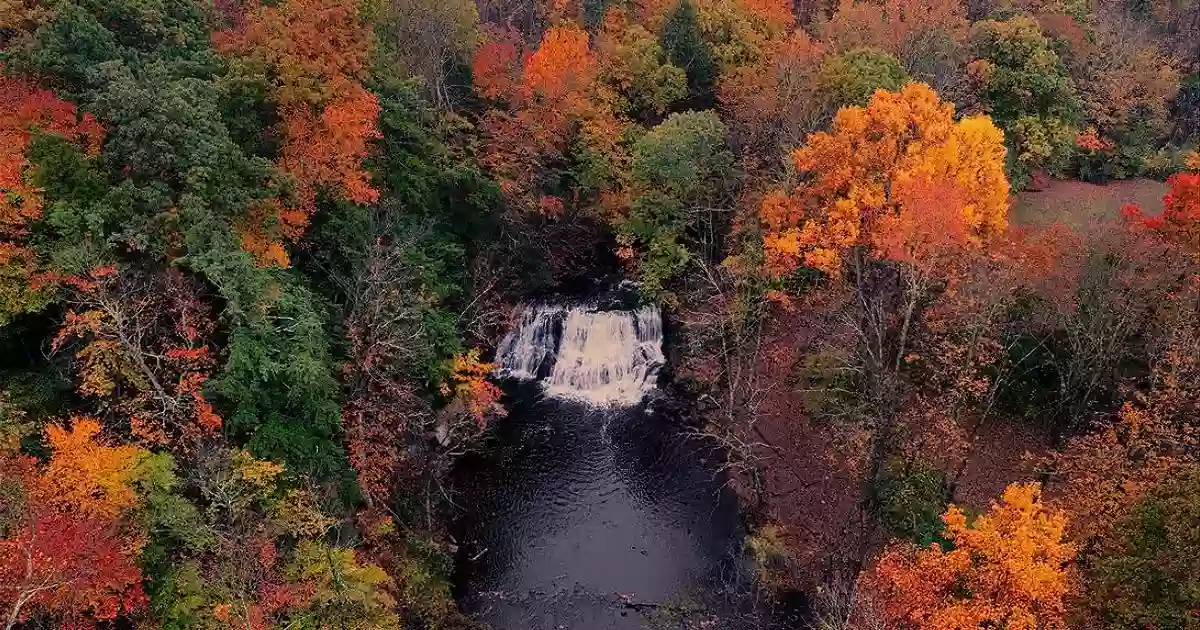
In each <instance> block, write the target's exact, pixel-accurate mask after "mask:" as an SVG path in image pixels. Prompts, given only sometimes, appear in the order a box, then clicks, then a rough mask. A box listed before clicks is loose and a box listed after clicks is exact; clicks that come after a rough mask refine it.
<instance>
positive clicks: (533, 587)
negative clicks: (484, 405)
mask: <svg viewBox="0 0 1200 630" xmlns="http://www.w3.org/2000/svg"><path fill="white" fill-rule="evenodd" d="M521 320H522V321H521V324H520V326H519V327H518V328H517V329H516V330H514V331H513V332H512V333H510V334H509V336H508V337H507V338H506V339H505V342H504V343H503V344H501V347H500V350H499V352H498V357H497V358H498V360H499V361H500V363H501V374H502V375H504V376H506V377H507V379H506V389H507V391H508V393H509V395H508V399H509V401H510V414H509V416H508V417H507V418H506V419H504V420H502V421H499V422H497V423H496V424H495V426H494V429H493V432H492V434H491V436H490V437H489V440H488V444H487V446H486V447H485V448H484V449H483V450H482V451H481V452H479V453H475V454H472V455H469V456H466V457H464V459H463V460H462V461H461V462H460V464H459V466H458V467H457V472H456V475H455V479H454V482H455V488H456V492H455V498H456V501H457V502H458V503H459V505H460V507H461V509H462V516H461V518H460V519H459V520H458V524H457V527H456V532H455V533H456V538H457V540H458V541H459V543H460V549H459V558H458V579H457V583H458V586H459V590H460V602H461V603H462V605H463V606H464V608H465V609H466V610H468V611H469V612H471V613H473V614H474V615H475V616H476V617H477V618H478V619H480V620H481V621H484V622H486V623H488V624H489V625H490V626H491V627H492V628H494V630H540V629H560V628H561V629H570V630H608V629H614V630H617V629H619V630H624V629H634V628H638V629H640V628H741V627H747V628H749V627H762V624H760V623H757V622H755V621H752V620H755V619H757V616H756V614H755V613H754V612H753V611H754V605H753V602H752V600H753V596H752V591H753V588H752V580H751V578H750V576H751V575H752V572H751V571H750V570H749V568H748V566H747V563H746V561H745V559H744V553H743V547H744V542H743V541H744V531H743V529H742V525H741V520H740V518H739V514H738V506H737V501H736V499H735V497H734V495H733V493H732V492H731V491H730V490H729V489H728V488H727V487H726V484H725V481H726V477H725V475H724V474H723V472H722V471H721V466H722V462H723V457H722V453H721V451H720V450H718V449H716V448H714V447H713V446H712V445H711V443H710V442H709V441H708V440H705V439H703V438H699V437H697V436H696V434H695V431H694V429H692V428H691V427H690V426H689V423H687V422H685V421H684V418H683V414H681V413H678V412H675V411H674V409H676V408H677V405H673V404H671V401H670V399H669V398H668V397H666V396H664V395H663V394H661V393H660V392H658V391H657V390H656V384H657V380H658V372H659V368H661V367H662V364H663V354H662V347H661V345H662V325H661V319H660V316H659V314H658V310H657V309H641V310H636V311H602V310H597V309H594V308H589V307H587V306H576V307H531V308H530V309H528V310H527V311H526V312H525V314H524V316H523V317H522V318H521Z"/></svg>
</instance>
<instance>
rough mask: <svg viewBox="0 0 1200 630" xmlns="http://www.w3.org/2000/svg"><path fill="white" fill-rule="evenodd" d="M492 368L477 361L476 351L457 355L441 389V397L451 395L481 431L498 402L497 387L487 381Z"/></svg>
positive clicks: (492, 366)
mask: <svg viewBox="0 0 1200 630" xmlns="http://www.w3.org/2000/svg"><path fill="white" fill-rule="evenodd" d="M495 368H496V365H495V364H494V363H485V362H483V361H481V360H480V359H479V350H477V349H472V350H469V351H467V352H465V353H459V354H457V355H455V356H454V359H453V360H452V361H451V363H450V370H451V376H450V381H449V382H448V383H446V384H444V385H443V386H442V394H443V395H446V396H453V397H454V400H455V402H456V403H457V404H459V405H461V406H462V407H463V409H464V410H465V411H466V413H467V415H469V416H471V417H472V418H474V419H475V422H476V423H477V424H478V425H479V427H480V428H483V427H484V423H485V421H486V420H487V416H488V414H490V413H492V410H493V408H494V407H495V405H496V402H497V401H498V400H499V399H500V394H501V392H500V388H498V387H496V386H495V385H493V384H492V383H490V382H488V380H487V378H488V376H489V375H490V374H491V373H492V370H494V369H495Z"/></svg>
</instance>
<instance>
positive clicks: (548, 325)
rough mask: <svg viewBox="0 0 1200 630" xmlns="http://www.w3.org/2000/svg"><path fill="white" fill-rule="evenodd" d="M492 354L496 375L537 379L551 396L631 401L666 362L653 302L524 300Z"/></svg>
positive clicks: (659, 319) (600, 402)
mask: <svg viewBox="0 0 1200 630" xmlns="http://www.w3.org/2000/svg"><path fill="white" fill-rule="evenodd" d="M496 355H497V359H498V362H499V364H500V366H499V369H498V371H499V373H500V375H501V376H510V377H514V378H521V379H541V380H542V383H543V385H544V386H545V388H546V392H547V393H549V394H550V395H552V396H558V397H561V398H574V399H579V400H584V401H587V402H590V403H594V404H598V405H612V404H617V405H633V404H637V403H638V402H639V401H641V400H642V397H644V396H645V395H646V392H648V391H650V390H651V389H653V388H654V383H655V380H656V379H657V377H658V370H659V368H661V367H662V365H663V363H664V362H665V358H664V357H663V352H662V314H661V313H660V312H659V310H658V307H655V306H646V307H642V308H639V309H637V310H636V311H605V310H598V309H595V308H591V307H587V306H573V307H563V306H528V307H526V308H525V309H524V311H523V312H522V313H521V321H520V324H519V325H518V326H517V328H516V329H515V330H513V331H511V332H509V333H508V335H507V336H505V338H504V341H502V342H501V343H500V347H499V349H498V350H497V353H496Z"/></svg>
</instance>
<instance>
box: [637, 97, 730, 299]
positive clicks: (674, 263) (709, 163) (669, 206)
mask: <svg viewBox="0 0 1200 630" xmlns="http://www.w3.org/2000/svg"><path fill="white" fill-rule="evenodd" d="M631 178H632V180H633V183H632V190H633V195H634V197H633V201H632V204H631V205H630V208H629V213H628V216H627V217H626V218H624V219H623V220H622V221H621V222H620V223H619V225H618V231H619V234H620V236H619V237H618V238H619V241H618V242H619V243H621V244H622V245H623V246H625V247H630V248H635V249H636V251H637V255H638V270H639V275H640V276H641V279H642V282H643V283H644V284H645V286H644V290H645V291H646V292H647V293H649V294H651V295H658V294H661V293H662V292H663V291H664V290H665V286H664V284H665V283H666V282H667V281H668V280H670V279H671V278H672V277H673V276H675V275H676V274H678V273H679V272H680V271H681V270H682V269H683V268H684V267H685V266H686V265H687V264H688V262H689V261H690V260H691V259H692V258H693V257H694V256H695V257H699V258H701V259H705V260H707V259H710V258H712V257H713V255H714V254H715V253H716V252H717V251H719V246H720V244H719V243H718V242H717V241H716V240H715V239H714V236H715V235H716V234H717V233H719V232H720V228H718V227H717V223H716V222H717V221H719V218H718V216H719V210H720V208H721V207H722V206H723V205H724V202H725V200H726V198H727V197H728V196H729V194H730V191H731V187H732V185H733V183H734V179H733V178H734V172H733V155H732V153H730V151H729V149H728V145H727V140H726V131H725V126H724V125H723V124H722V123H721V120H720V119H719V118H718V117H717V115H716V114H715V113H713V112H711V111H705V112H685V113H682V114H672V115H671V116H669V117H668V118H667V119H666V120H665V121H663V123H662V124H660V125H658V126H656V127H655V128H654V129H651V130H650V132H649V133H647V134H646V135H645V136H643V137H642V138H641V139H639V140H638V142H637V143H636V144H635V145H634V148H633V160H632V167H631ZM689 245H690V246H689ZM632 254H633V250H627V251H625V252H624V255H626V256H630V255H632Z"/></svg>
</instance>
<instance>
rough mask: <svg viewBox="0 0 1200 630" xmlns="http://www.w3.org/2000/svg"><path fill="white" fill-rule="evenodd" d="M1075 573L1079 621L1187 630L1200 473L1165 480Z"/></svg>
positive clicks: (1199, 520) (1197, 548) (1198, 600)
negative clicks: (1078, 576) (1080, 594)
mask: <svg viewBox="0 0 1200 630" xmlns="http://www.w3.org/2000/svg"><path fill="white" fill-rule="evenodd" d="M1115 525H1116V527H1115V528H1114V532H1113V536H1112V538H1111V539H1110V540H1107V541H1105V543H1104V544H1103V546H1102V547H1101V548H1100V549H1097V550H1096V551H1095V552H1094V553H1093V554H1091V555H1090V557H1089V559H1088V560H1087V561H1085V562H1084V563H1083V567H1082V568H1081V573H1082V578H1083V585H1082V586H1083V588H1082V589H1081V590H1083V591H1084V592H1085V593H1086V595H1085V596H1084V597H1082V598H1080V601H1079V602H1078V606H1079V608H1080V609H1081V611H1080V614H1081V616H1082V619H1081V621H1083V622H1084V623H1094V624H1097V625H1103V626H1104V627H1106V628H1119V629H1133V628H1145V627H1155V628H1187V627H1190V626H1192V625H1194V624H1195V623H1196V616H1197V614H1196V610H1197V607H1198V606H1200V596H1198V595H1197V589H1198V588H1200V585H1198V584H1197V583H1196V580H1197V577H1196V572H1195V563H1196V554H1197V553H1200V472H1198V470H1197V469H1196V468H1195V467H1193V468H1191V469H1184V470H1181V471H1179V472H1178V473H1177V474H1176V475H1174V476H1173V477H1172V478H1169V479H1166V480H1164V482H1163V484H1162V485H1161V486H1158V487H1156V488H1154V489H1152V490H1151V491H1150V492H1148V493H1147V494H1146V495H1145V496H1144V497H1143V498H1142V499H1141V500H1139V501H1138V502H1137V503H1136V504H1135V505H1133V506H1132V507H1131V508H1130V510H1129V512H1128V514H1127V515H1126V516H1125V517H1124V518H1122V519H1121V520H1120V521H1118V522H1116V523H1115Z"/></svg>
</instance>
